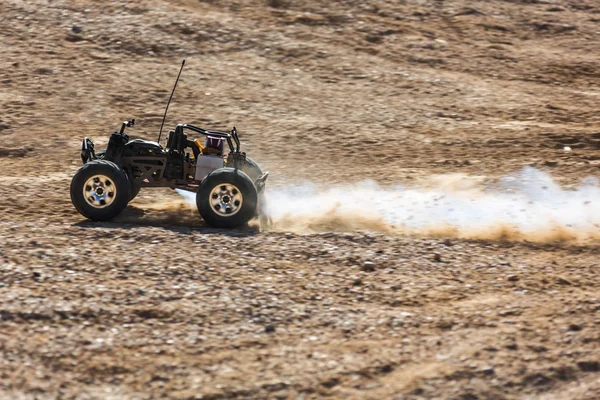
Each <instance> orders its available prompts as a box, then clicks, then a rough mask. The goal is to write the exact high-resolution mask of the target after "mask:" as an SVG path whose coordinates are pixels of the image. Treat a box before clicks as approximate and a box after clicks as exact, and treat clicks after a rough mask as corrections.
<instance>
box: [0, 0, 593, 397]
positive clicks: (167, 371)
mask: <svg viewBox="0 0 600 400" xmlns="http://www.w3.org/2000/svg"><path fill="white" fill-rule="evenodd" d="M0 50H1V52H2V57H1V58H0V109H1V110H2V112H0V193H1V196H0V398H2V399H14V400H21V399H39V400H43V399H140V400H141V399H181V400H183V399H190V400H191V399H215V400H216V399H233V398H238V399H250V398H252V399H254V398H257V399H262V398H269V399H271V398H272V399H296V398H297V399H316V398H340V399H341V398H344V399H346V398H348V399H415V400H416V399H456V400H474V399H548V400H563V399H581V400H583V399H588V400H592V399H598V398H600V290H599V289H600V267H599V265H600V261H599V258H600V240H599V231H600V228H599V227H598V225H594V224H593V223H591V224H589V226H588V227H587V228H586V230H585V232H581V231H578V232H576V234H572V231H573V230H577V228H576V227H572V226H570V224H569V223H568V220H567V222H565V223H564V224H563V225H564V226H563V225H561V229H562V228H564V229H562V230H561V231H560V232H558V233H556V234H554V233H552V232H551V233H550V234H548V230H546V229H542V230H541V231H540V232H537V231H535V232H534V233H530V234H527V235H522V234H520V233H519V232H514V231H512V230H510V229H505V227H498V226H495V225H493V224H491V225H486V226H485V228H486V229H487V230H488V233H489V234H481V232H480V231H478V233H477V234H473V233H472V232H471V231H468V230H467V231H465V230H456V229H454V230H453V229H446V228H445V227H442V228H444V229H440V230H435V231H432V230H431V229H427V230H419V229H412V230H409V231H406V230H405V231H402V230H399V229H397V228H398V227H397V226H391V225H390V224H386V223H380V222H381V221H373V220H371V219H370V220H369V222H368V223H361V221H364V218H363V217H364V215H362V212H359V213H356V215H354V216H352V215H348V214H343V215H339V214H335V213H334V214H335V215H334V217H331V215H332V212H333V210H332V209H331V208H332V205H333V206H335V204H337V203H336V201H333V203H327V204H323V209H322V210H320V212H319V213H318V215H313V216H312V217H314V218H312V217H311V215H308V218H306V217H307V216H306V215H304V214H298V215H296V217H294V218H287V217H286V218H280V219H276V220H275V221H274V224H273V225H272V226H269V227H264V226H263V227H261V226H259V225H258V224H256V223H252V224H251V225H250V226H249V227H248V228H244V229H237V230H231V231H226V230H218V229H212V228H209V227H207V226H206V225H205V224H204V223H203V221H202V219H201V218H200V217H199V215H198V214H197V212H196V211H194V210H191V209H190V207H189V206H188V204H187V203H186V201H185V200H184V199H183V198H182V197H181V196H180V195H179V194H177V193H176V192H174V191H172V190H169V189H147V190H144V189H142V191H141V193H140V195H139V197H137V198H136V199H135V200H134V201H133V202H131V203H130V205H129V206H128V208H127V210H126V212H125V213H124V214H123V215H122V216H121V217H119V218H117V219H115V220H113V221H111V222H103V223H95V222H90V221H87V220H85V218H83V217H82V216H81V215H79V214H78V213H77V212H76V210H75V209H74V207H73V206H72V204H71V201H70V197H69V185H70V179H71V177H72V176H73V174H74V173H75V171H77V169H78V168H79V167H80V165H81V160H80V158H79V152H80V146H81V139H82V138H83V137H90V138H91V139H93V140H94V142H95V143H96V145H97V146H98V147H102V146H105V145H106V143H107V140H108V137H109V135H110V133H111V132H112V131H114V130H116V129H118V127H119V126H120V123H121V121H124V120H127V119H131V118H135V119H136V126H135V127H134V128H132V129H131V130H130V131H129V134H130V135H131V136H132V137H138V138H143V139H148V140H156V137H157V134H158V130H159V127H160V123H161V119H162V115H163V111H164V106H165V104H166V101H167V99H168V97H169V94H170V90H171V88H172V85H173V82H174V79H175V77H176V76H177V71H178V68H179V65H180V64H181V61H182V60H183V59H185V60H186V66H185V69H184V72H183V75H182V78H181V81H180V83H179V86H178V89H177V92H176V93H175V96H174V99H173V102H172V103H171V106H170V110H169V115H168V117H167V122H166V127H167V128H172V127H173V126H174V125H175V124H176V123H179V122H185V123H193V124H195V125H199V126H203V127H210V128H214V129H219V130H226V129H230V128H231V127H232V126H234V125H235V126H236V127H237V129H238V130H239V132H240V137H241V139H242V144H243V149H245V151H247V152H248V154H249V155H251V157H252V158H253V159H255V160H257V161H258V162H259V163H260V165H261V166H262V167H263V169H264V170H268V171H270V177H269V180H268V182H267V187H268V188H267V193H269V191H270V193H278V192H277V191H278V190H285V189H286V188H289V187H290V186H294V185H305V184H306V182H310V183H311V184H314V185H316V186H318V187H319V188H321V189H318V190H326V189H327V188H328V187H329V188H331V187H334V188H345V189H344V190H346V194H345V195H344V194H341V195H340V196H341V197H344V196H346V197H349V198H350V199H352V196H353V193H354V192H355V191H360V190H361V188H362V187H363V183H362V182H363V181H365V180H372V181H374V182H376V183H377V184H379V185H381V186H380V188H388V187H392V186H393V185H403V187H420V188H432V187H433V188H437V187H438V186H439V182H441V181H444V182H447V181H448V179H449V178H448V179H447V178H444V177H453V178H452V179H456V177H463V178H464V179H465V180H467V181H469V182H471V181H474V182H478V183H481V182H497V181H498V180H502V179H503V177H505V176H507V175H510V174H515V173H519V171H522V170H523V168H535V170H536V171H539V172H540V173H543V174H547V176H551V177H552V178H553V179H554V181H555V182H556V184H557V185H560V187H561V193H562V195H564V194H565V193H567V195H568V194H569V193H573V196H575V197H572V198H574V199H578V197H576V196H578V194H577V193H579V192H577V191H576V190H575V189H576V188H577V187H578V185H580V184H581V182H582V181H584V180H585V179H586V178H587V179H588V181H589V179H590V178H591V179H592V180H593V178H595V177H598V175H600V129H598V125H599V124H600V114H599V113H598V100H599V99H600V60H599V59H598V54H600V4H598V2H596V1H593V0H572V1H567V0H521V1H518V0H487V1H483V0H474V1H467V0H446V1H443V0H371V1H358V0H338V1H331V2H321V1H316V0H305V1H292V0H246V1H243V0H222V1H221V0H200V1H199V0H139V1H112V0H111V1H99V0H71V1H67V0H28V1H24V0H0ZM365 185H366V184H365ZM591 185H592V186H593V185H594V184H593V181H592V183H591ZM596 185H597V183H596ZM596 188H597V186H596ZM373 190H384V189H373ZM385 190H387V189H385ZM423 190H425V189H423ZM540 190H546V189H545V186H544V188H542V189H540ZM590 190H592V189H590ZM386 193H387V192H386ZM279 199H281V198H279ZM280 201H283V200H280ZM598 201H600V199H598ZM284 202H285V201H284ZM580 203H581V204H580ZM580 203H578V202H577V201H575V202H574V203H573V204H571V203H569V205H568V207H569V208H570V209H577V210H579V209H580V208H581V207H596V208H587V210H590V209H592V210H594V209H595V210H597V209H598V208H597V205H596V204H597V203H594V201H593V200H591V201H586V203H585V205H583V204H582V202H580ZM528 204H531V207H535V202H532V203H528ZM284 205H285V204H284ZM395 208H397V203H391V204H390V205H389V209H390V210H392V209H395ZM582 209H585V208H582ZM378 210H380V209H379V208H378ZM528 210H529V209H527V210H525V211H524V213H528V212H529V211H528ZM289 211H290V213H292V214H294V211H295V210H294V209H290V210H289ZM366 211H367V210H365V212H366ZM563 211H565V210H563ZM567 211H569V210H566V211H565V212H567ZM420 212H421V213H423V212H424V211H423V210H421V211H420ZM494 212H495V209H494V208H490V213H494ZM569 212H570V211H569ZM359 214H360V215H359ZM380 217H382V218H385V215H383V216H381V215H380ZM500 217H502V216H500ZM578 218H579V217H578ZM580 218H584V219H585V221H584V222H589V221H592V222H593V221H594V218H596V219H595V221H597V218H598V214H594V213H591V214H584V216H583V217H580ZM586 218H587V219H586ZM357 221H358V222H357ZM488 228H489V229H488ZM595 228H598V229H595ZM490 232H491V233H490Z"/></svg>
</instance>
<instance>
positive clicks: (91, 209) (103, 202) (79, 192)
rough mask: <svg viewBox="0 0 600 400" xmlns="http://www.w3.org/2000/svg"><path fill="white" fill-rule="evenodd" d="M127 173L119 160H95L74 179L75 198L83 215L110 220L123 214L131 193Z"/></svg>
mask: <svg viewBox="0 0 600 400" xmlns="http://www.w3.org/2000/svg"><path fill="white" fill-rule="evenodd" d="M130 191H131V188H130V185H129V180H128V179H127V174H125V171H123V170H122V169H121V168H119V166H117V165H116V164H115V163H113V162H110V161H107V160H93V161H90V162H88V163H87V164H85V165H84V166H82V167H81V168H79V170H78V171H77V172H76V173H75V175H74V176H73V179H72V180H71V202H73V205H74V206H75V208H76V209H77V211H79V213H80V214H81V215H83V216H84V217H86V218H89V219H91V220H94V221H107V220H110V219H112V218H114V217H116V216H117V215H119V214H121V212H123V210H124V209H125V207H127V203H128V202H129V197H130V196H131V192H130Z"/></svg>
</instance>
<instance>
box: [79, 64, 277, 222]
mask: <svg viewBox="0 0 600 400" xmlns="http://www.w3.org/2000/svg"><path fill="white" fill-rule="evenodd" d="M182 67H183V64H182ZM180 74H181V71H180ZM177 79H179V76H178V78H177ZM176 85H177V82H176V83H175V86H176ZM174 90H175V87H174V88H173V91H174ZM171 97H172V94H171ZM169 102H170V99H169ZM167 109H168V104H167ZM165 116H166V110H165ZM134 123H135V120H131V121H125V122H123V124H122V125H121V129H120V131H118V132H114V133H113V134H112V135H111V136H110V139H109V142H108V146H107V148H106V150H101V151H98V152H96V151H95V149H94V144H93V142H92V141H91V140H90V139H88V138H85V139H83V143H82V147H81V160H82V161H83V164H84V165H83V166H82V167H81V168H80V169H79V170H78V171H77V172H76V173H75V175H74V176H73V179H72V181H71V201H72V202H73V205H74V206H75V208H76V209H77V211H79V212H80V213H81V214H82V215H83V216H85V217H86V218H89V219H91V220H94V221H106V220H110V219H112V218H114V217H116V216H118V215H119V214H121V212H122V211H123V210H124V209H125V207H126V206H127V204H128V203H129V202H130V201H131V200H133V199H134V198H135V197H136V196H137V194H138V192H139V191H140V189H141V188H146V187H169V188H172V189H181V190H186V191H190V192H194V193H196V205H197V207H198V211H199V212H200V215H201V216H202V218H203V219H204V220H205V221H206V223H207V224H209V225H211V226H213V227H217V228H235V227H238V226H242V225H245V224H246V223H247V222H248V221H249V220H250V219H252V218H253V217H255V216H257V213H258V203H259V198H261V197H262V196H261V194H262V192H263V191H264V188H265V181H266V179H267V176H268V173H263V172H262V171H261V169H260V167H259V166H258V165H257V164H256V163H255V162H254V161H253V160H252V159H251V158H249V157H247V156H246V153H244V152H242V151H240V140H239V137H238V134H237V130H236V129H235V127H234V128H233V129H232V130H231V131H230V132H219V131H214V130H206V129H203V128H199V127H196V126H194V125H189V124H179V125H177V126H176V128H175V129H174V130H171V131H169V134H168V140H167V143H166V147H164V148H163V147H162V146H161V145H160V134H159V138H158V141H157V142H152V141H147V140H142V139H135V140H130V139H129V136H128V135H127V134H125V129H126V128H127V127H131V126H133V125H134ZM163 123H164V118H163ZM161 131H162V127H161ZM185 131H191V132H194V133H196V134H200V135H203V136H204V137H205V139H204V140H200V139H198V138H196V139H191V138H189V137H188V135H187V134H186V132H185ZM225 144H227V149H225Z"/></svg>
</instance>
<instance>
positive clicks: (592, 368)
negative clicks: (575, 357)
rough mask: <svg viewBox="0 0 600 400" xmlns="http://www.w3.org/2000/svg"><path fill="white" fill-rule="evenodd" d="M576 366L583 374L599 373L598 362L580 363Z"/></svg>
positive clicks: (599, 363)
mask: <svg viewBox="0 0 600 400" xmlns="http://www.w3.org/2000/svg"><path fill="white" fill-rule="evenodd" d="M577 366H578V367H579V369H580V370H582V371H583V372H600V362H598V361H580V362H578V363H577Z"/></svg>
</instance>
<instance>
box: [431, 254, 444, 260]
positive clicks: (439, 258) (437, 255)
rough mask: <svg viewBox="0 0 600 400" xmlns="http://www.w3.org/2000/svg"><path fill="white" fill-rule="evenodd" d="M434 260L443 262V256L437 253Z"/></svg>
mask: <svg viewBox="0 0 600 400" xmlns="http://www.w3.org/2000/svg"><path fill="white" fill-rule="evenodd" d="M433 261H435V262H442V256H441V255H440V254H439V253H435V254H434V255H433Z"/></svg>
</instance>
